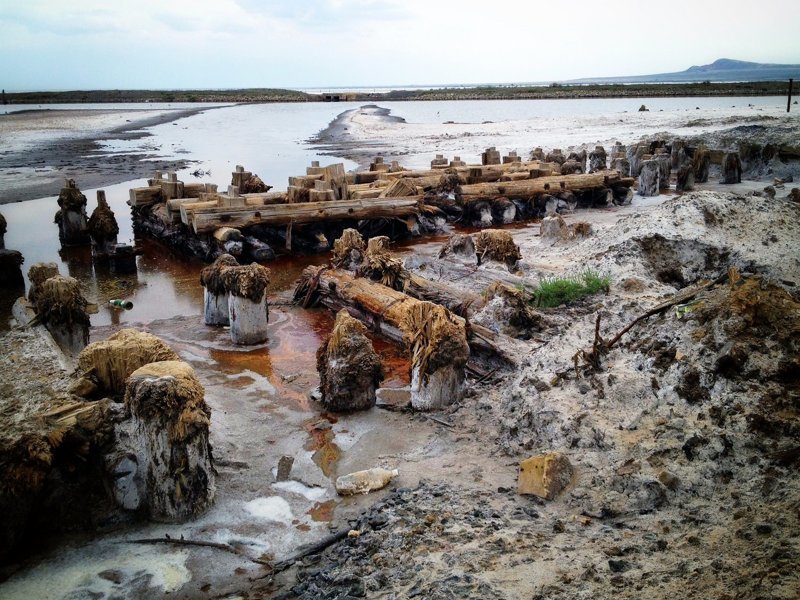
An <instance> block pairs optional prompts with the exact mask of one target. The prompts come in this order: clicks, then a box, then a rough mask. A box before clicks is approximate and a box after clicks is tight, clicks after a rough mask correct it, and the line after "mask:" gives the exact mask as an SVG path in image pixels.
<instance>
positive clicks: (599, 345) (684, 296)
mask: <svg viewBox="0 0 800 600" xmlns="http://www.w3.org/2000/svg"><path fill="white" fill-rule="evenodd" d="M738 276H739V275H738V272H735V274H732V273H731V272H727V273H724V274H723V275H720V276H719V277H717V278H716V279H714V280H713V281H709V282H707V283H704V284H701V285H699V286H697V287H694V288H691V289H688V290H683V291H681V292H678V293H677V294H675V295H674V296H673V297H672V298H670V299H669V300H666V301H664V302H661V303H660V304H657V305H656V306H654V307H653V308H651V309H650V310H648V311H646V312H644V313H642V314H641V315H639V316H638V317H636V318H635V319H634V320H633V321H631V322H630V323H628V324H627V325H626V326H625V327H623V328H622V329H621V330H620V331H619V332H618V333H617V334H616V335H615V336H614V337H613V338H611V339H610V340H608V341H606V340H605V339H603V337H602V336H601V335H600V314H599V313H598V314H597V319H596V320H595V326H594V341H593V342H592V347H591V349H588V350H585V349H582V350H578V351H577V352H576V353H575V354H574V355H573V357H572V360H573V362H574V364H575V372H576V373H578V360H579V359H583V360H584V362H585V363H586V364H587V365H588V366H589V367H591V368H592V369H594V370H598V369H599V368H600V357H601V356H602V355H603V354H605V353H607V352H608V351H609V350H611V348H613V347H614V346H615V345H616V344H617V343H618V342H619V341H620V340H621V339H622V337H623V336H624V335H625V334H626V333H628V332H629V331H630V330H631V329H633V327H634V326H635V325H636V324H637V323H641V322H642V321H644V320H645V319H649V318H650V317H653V316H655V315H657V314H660V313H663V312H664V311H666V310H667V309H669V308H671V307H673V306H675V305H676V304H683V303H684V302H686V301H688V300H691V299H692V298H694V297H695V296H697V294H699V293H700V292H703V291H705V290H707V289H709V288H712V287H714V286H715V285H718V284H720V283H722V282H724V281H725V280H726V279H728V278H729V277H731V280H735V279H736V278H738Z"/></svg>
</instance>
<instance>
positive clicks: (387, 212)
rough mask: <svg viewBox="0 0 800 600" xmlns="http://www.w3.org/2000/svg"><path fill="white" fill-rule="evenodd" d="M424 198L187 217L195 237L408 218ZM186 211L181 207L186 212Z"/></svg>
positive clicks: (208, 211) (199, 212) (211, 211)
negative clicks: (218, 232) (260, 228)
mask: <svg viewBox="0 0 800 600" xmlns="http://www.w3.org/2000/svg"><path fill="white" fill-rule="evenodd" d="M420 200H421V198H420V197H417V196H414V197H410V198H383V199H376V200H331V201H328V202H306V203H299V204H275V205H267V206H259V207H252V206H247V207H244V208H232V209H227V210H221V209H219V208H198V209H196V210H193V211H191V215H188V214H187V218H188V219H189V220H190V221H191V223H192V228H193V229H194V231H195V233H198V234H200V233H209V232H212V231H214V230H215V229H217V228H219V227H236V228H237V229H242V228H245V227H251V226H253V225H270V226H278V225H288V224H289V223H295V224H304V223H314V222H317V221H335V220H341V219H378V218H392V217H405V216H408V215H415V214H417V213H418V210H419V209H418V205H419V202H420ZM184 208H185V207H181V210H183V209H184Z"/></svg>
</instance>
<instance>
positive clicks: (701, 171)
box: [692, 146, 711, 183]
mask: <svg viewBox="0 0 800 600" xmlns="http://www.w3.org/2000/svg"><path fill="white" fill-rule="evenodd" d="M710 165H711V153H710V152H709V151H708V148H706V147H705V146H698V147H697V148H695V151H694V156H693V157H692V170H693V171H694V180H695V183H706V182H707V181H708V168H709V166H710Z"/></svg>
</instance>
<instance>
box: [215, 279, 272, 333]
mask: <svg viewBox="0 0 800 600" xmlns="http://www.w3.org/2000/svg"><path fill="white" fill-rule="evenodd" d="M223 277H224V282H225V289H227V291H228V319H229V321H230V327H231V329H230V333H231V341H232V342H233V343H234V344H239V345H251V344H260V343H262V342H264V341H266V339H267V324H268V322H269V308H268V306H267V286H268V285H269V269H267V268H266V267H262V266H261V265H259V264H257V263H253V264H251V265H247V266H242V267H229V268H227V269H226V270H225V271H224V273H223Z"/></svg>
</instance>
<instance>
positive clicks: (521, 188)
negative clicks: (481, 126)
mask: <svg viewBox="0 0 800 600" xmlns="http://www.w3.org/2000/svg"><path fill="white" fill-rule="evenodd" d="M617 185H622V186H627V187H630V185H633V179H631V178H622V177H620V175H619V173H618V172H617V171H597V172H595V173H591V174H583V175H560V176H553V177H538V178H536V179H528V180H524V181H502V182H496V183H476V184H473V185H464V186H461V190H460V194H461V198H462V200H464V201H471V200H478V199H481V198H498V197H501V196H505V197H508V198H521V199H529V198H535V197H536V196H539V195H541V194H553V193H557V192H561V191H585V190H591V189H596V188H604V187H611V186H617Z"/></svg>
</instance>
